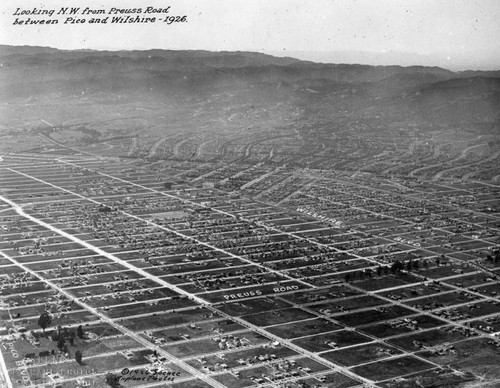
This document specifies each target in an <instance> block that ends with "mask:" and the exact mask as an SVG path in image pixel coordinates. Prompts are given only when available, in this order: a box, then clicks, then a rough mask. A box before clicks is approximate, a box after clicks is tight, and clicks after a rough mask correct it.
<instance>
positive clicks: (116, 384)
mask: <svg viewBox="0 0 500 388" xmlns="http://www.w3.org/2000/svg"><path fill="white" fill-rule="evenodd" d="M105 381H106V384H108V385H109V386H110V387H111V388H121V387H122V385H121V384H120V376H119V375H117V374H115V373H111V372H109V373H107V374H106V380H105Z"/></svg>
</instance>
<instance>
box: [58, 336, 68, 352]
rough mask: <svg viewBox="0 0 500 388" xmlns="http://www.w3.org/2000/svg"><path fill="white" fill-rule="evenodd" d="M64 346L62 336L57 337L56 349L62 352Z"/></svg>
mask: <svg viewBox="0 0 500 388" xmlns="http://www.w3.org/2000/svg"><path fill="white" fill-rule="evenodd" d="M65 344H66V340H65V339H64V337H63V336H62V335H60V336H59V340H58V341H57V349H59V350H63V348H64V345H65Z"/></svg>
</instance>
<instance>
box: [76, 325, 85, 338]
mask: <svg viewBox="0 0 500 388" xmlns="http://www.w3.org/2000/svg"><path fill="white" fill-rule="evenodd" d="M76 335H77V336H78V338H83V336H84V335H85V333H84V332H83V328H82V325H80V326H78V327H77V329H76Z"/></svg>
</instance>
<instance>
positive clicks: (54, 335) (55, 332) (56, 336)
mask: <svg viewBox="0 0 500 388" xmlns="http://www.w3.org/2000/svg"><path fill="white" fill-rule="evenodd" d="M59 338H61V337H60V336H59V334H57V331H55V330H53V331H52V334H51V335H50V339H51V340H52V341H54V342H57V341H59Z"/></svg>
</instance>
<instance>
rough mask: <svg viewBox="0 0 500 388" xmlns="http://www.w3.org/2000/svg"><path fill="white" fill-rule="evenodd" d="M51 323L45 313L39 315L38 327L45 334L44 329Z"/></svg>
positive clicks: (50, 319)
mask: <svg viewBox="0 0 500 388" xmlns="http://www.w3.org/2000/svg"><path fill="white" fill-rule="evenodd" d="M51 323H52V318H51V317H50V315H49V314H48V313H47V312H44V313H42V314H41V315H40V318H38V326H40V327H41V328H42V330H43V332H44V333H45V329H46V328H47V327H49V326H50V324H51Z"/></svg>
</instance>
